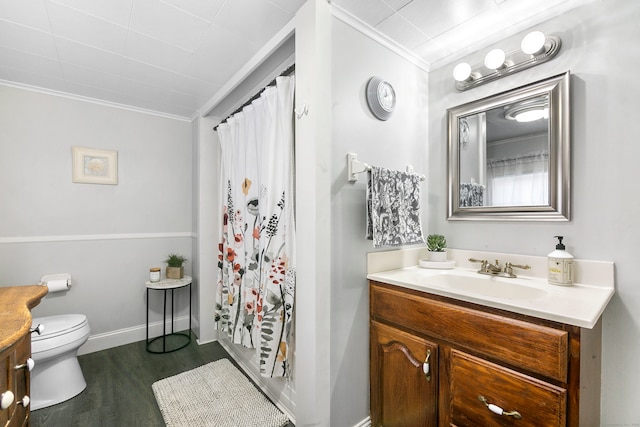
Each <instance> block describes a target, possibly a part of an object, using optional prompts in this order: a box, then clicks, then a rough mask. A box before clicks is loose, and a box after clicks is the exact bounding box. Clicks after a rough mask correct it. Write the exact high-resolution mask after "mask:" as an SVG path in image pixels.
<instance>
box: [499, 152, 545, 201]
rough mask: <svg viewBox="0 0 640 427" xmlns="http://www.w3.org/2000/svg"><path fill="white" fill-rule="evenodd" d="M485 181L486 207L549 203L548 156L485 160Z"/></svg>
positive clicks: (531, 155) (541, 153) (533, 155)
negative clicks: (486, 182) (486, 184)
mask: <svg viewBox="0 0 640 427" xmlns="http://www.w3.org/2000/svg"><path fill="white" fill-rule="evenodd" d="M487 181H488V183H489V185H488V190H489V191H488V193H489V194H488V202H489V203H488V205H489V206H535V205H546V204H549V153H548V152H537V153H530V154H527V155H523V156H518V157H511V158H503V159H489V160H488V161H487Z"/></svg>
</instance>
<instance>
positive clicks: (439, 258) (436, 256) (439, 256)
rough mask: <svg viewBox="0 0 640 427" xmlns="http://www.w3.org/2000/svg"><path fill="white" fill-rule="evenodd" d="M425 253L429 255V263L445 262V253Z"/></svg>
mask: <svg viewBox="0 0 640 427" xmlns="http://www.w3.org/2000/svg"><path fill="white" fill-rule="evenodd" d="M427 252H428V253H429V261H434V262H443V261H446V260H447V251H442V252H432V251H427Z"/></svg>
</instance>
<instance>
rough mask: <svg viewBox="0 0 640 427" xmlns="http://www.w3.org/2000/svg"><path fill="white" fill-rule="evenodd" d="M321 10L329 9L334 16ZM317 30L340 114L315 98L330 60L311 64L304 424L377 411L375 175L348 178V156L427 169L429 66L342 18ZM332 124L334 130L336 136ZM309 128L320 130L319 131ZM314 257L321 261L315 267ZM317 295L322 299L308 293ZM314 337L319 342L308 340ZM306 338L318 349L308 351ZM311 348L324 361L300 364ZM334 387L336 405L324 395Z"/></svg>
mask: <svg viewBox="0 0 640 427" xmlns="http://www.w3.org/2000/svg"><path fill="white" fill-rule="evenodd" d="M319 3H324V2H319ZM319 8H320V9H321V10H320V11H319V14H323V13H326V11H323V10H322V6H319ZM317 22H318V19H317V20H316V23H317ZM325 25H326V24H325ZM297 28H298V30H297V32H296V38H300V39H302V40H306V38H304V37H305V36H306V35H307V34H306V31H305V30H307V29H308V27H306V26H305V27H301V26H298V27H297ZM316 31H317V33H316V35H317V36H321V37H323V38H325V39H328V40H330V46H314V47H313V48H310V47H309V46H308V45H304V46H305V50H306V49H311V52H310V53H308V55H314V58H316V57H317V55H322V54H323V53H325V54H326V50H324V51H322V53H320V54H319V53H318V52H317V51H313V50H314V49H319V50H322V49H327V48H328V49H330V63H331V65H330V82H331V88H330V96H331V98H330V103H331V104H330V106H329V105H328V104H327V106H329V107H330V108H331V117H330V122H329V121H327V118H325V117H322V114H323V113H322V112H320V113H318V108H322V107H323V106H324V105H325V104H323V102H324V101H323V100H322V99H321V100H318V98H321V97H322V95H321V94H317V93H316V94H315V95H316V97H315V98H314V97H313V94H312V92H313V91H314V90H318V91H321V90H322V89H323V87H324V86H323V85H324V84H326V82H327V80H326V79H327V75H326V74H323V72H324V70H325V69H324V68H323V67H326V66H327V63H326V58H324V57H323V58H322V61H325V62H323V63H322V64H321V65H320V66H319V68H318V69H315V70H313V71H311V70H309V73H311V75H308V74H306V73H303V72H302V71H300V73H299V74H298V76H299V77H298V81H299V82H300V83H299V86H298V92H297V100H298V101H297V107H298V108H301V107H302V104H303V103H307V102H308V103H309V104H308V106H309V116H308V117H303V118H302V119H300V120H299V121H298V122H297V125H298V132H299V133H298V134H297V136H296V150H297V155H298V159H297V160H298V163H297V175H298V182H297V186H298V200H297V213H298V215H297V218H298V234H299V243H298V259H299V263H298V272H299V276H298V287H297V292H298V295H301V294H302V295H303V297H302V298H301V299H299V300H298V307H297V314H298V316H299V317H298V318H297V320H296V321H297V322H309V324H308V325H304V326H302V325H301V324H300V323H298V329H297V331H298V332H297V337H296V340H297V341H296V347H297V350H296V357H297V358H298V361H297V362H296V363H297V364H296V374H295V378H296V391H297V396H298V402H299V409H300V410H299V412H298V414H301V415H298V418H297V420H296V422H297V424H296V425H322V426H324V425H332V426H352V425H356V424H358V423H360V422H362V421H363V420H366V419H367V417H368V415H369V378H368V376H369V320H368V316H369V310H368V286H367V281H366V254H367V252H370V251H372V250H373V247H372V242H371V241H367V240H365V238H364V232H365V189H366V184H365V181H366V176H365V175H361V176H360V178H359V181H358V182H357V183H355V184H354V183H349V182H347V170H346V167H347V166H346V153H347V152H355V153H357V154H358V158H359V159H360V160H361V161H364V162H367V163H370V164H373V165H377V166H383V167H387V168H394V169H400V170H404V169H405V166H406V165H408V164H412V165H413V166H414V167H415V170H416V171H417V172H421V173H426V165H427V158H428V153H427V103H426V99H427V94H428V89H427V73H426V72H425V71H423V70H421V69H419V68H418V67H416V66H415V65H414V64H412V63H410V62H408V61H407V60H406V59H403V58H402V57H400V56H399V55H398V54H396V53H394V52H392V51H391V50H389V49H387V48H386V47H383V46H382V45H381V44H380V43H379V42H377V41H375V40H373V39H371V38H369V37H367V36H366V35H364V34H363V33H361V32H359V31H357V30H355V29H354V28H353V27H352V26H350V25H348V24H346V23H345V22H343V21H342V20H341V19H337V18H335V17H334V18H332V19H331V21H330V36H328V35H327V34H323V33H322V30H320V29H316ZM325 31H326V30H325ZM303 33H304V34H303ZM310 43H311V42H310ZM316 43H318V42H317V40H316ZM309 61H312V60H311V59H310V60H309ZM296 62H297V67H300V66H303V67H304V66H305V65H303V63H304V60H303V58H301V56H300V55H298V53H296ZM297 69H298V70H300V69H299V68H297ZM374 75H377V76H380V77H382V78H384V79H385V80H387V81H389V82H390V83H391V84H392V85H393V87H394V89H395V91H396V94H397V99H398V102H397V108H396V111H395V112H394V114H393V116H392V117H391V119H389V120H388V121H385V122H382V121H379V120H377V119H376V118H374V117H373V115H372V114H371V113H370V112H369V109H368V107H367V103H366V99H365V97H364V93H365V87H366V83H367V81H368V80H369V79H370V78H371V77H372V76H374ZM307 79H308V80H307ZM305 82H306V83H309V84H313V82H316V84H317V85H318V87H319V89H316V88H314V87H310V88H309V87H306V86H304V85H305ZM301 86H302V88H301ZM325 96H326V94H325ZM314 100H315V101H317V102H316V103H314V102H313V101H314ZM314 114H319V115H320V116H321V117H318V116H314ZM309 121H310V122H311V123H312V124H315V125H317V127H316V128H313V125H309ZM329 125H330V127H329V129H330V135H326V134H325V132H326V129H327V126H329ZM305 131H309V132H316V133H315V135H313V136H312V135H310V134H308V133H305ZM327 136H328V137H329V139H326V137H327ZM423 190H424V191H426V190H427V186H426V185H425V186H424V188H423ZM309 197H311V198H312V199H313V200H308V198H309ZM327 215H329V216H328V217H327ZM310 230H313V231H310ZM310 261H312V262H313V265H307V263H308V262H310ZM303 263H304V268H305V270H304V271H303ZM310 270H312V271H310ZM309 286H312V287H313V289H311V290H309V289H308V287H309ZM312 293H315V299H314V298H311V297H308V296H309V295H310V294H312ZM307 297H308V298H307ZM310 317H313V318H312V319H311V320H309V318H310ZM313 321H315V322H317V323H316V324H313ZM305 326H308V327H305ZM309 335H312V336H313V337H314V338H315V342H313V343H308V338H309ZM303 343H304V344H303ZM303 345H306V346H309V347H311V348H307V347H306V346H305V348H304V349H303V348H302V346H303ZM303 355H304V357H309V358H311V357H314V358H316V359H315V360H316V363H315V364H312V365H311V368H310V369H309V370H302V369H299V367H300V366H301V364H302V363H307V362H306V361H305V362H301V361H300V359H299V358H300V357H301V356H303ZM323 356H324V357H328V360H327V359H323ZM307 366H308V365H307ZM312 369H313V370H312ZM327 381H328V383H327ZM308 382H311V383H312V384H314V385H315V391H313V390H308V389H307V388H306V387H301V385H302V384H307V383H308ZM327 392H329V393H330V396H329V401H328V402H326V401H325V400H324V398H325V397H326V393H327ZM310 393H311V394H310ZM314 394H315V399H316V401H317V403H318V406H317V408H318V409H316V410H315V411H316V412H317V414H316V417H315V419H314V417H309V416H307V414H306V413H305V411H304V410H305V409H307V408H305V407H304V406H301V405H303V404H304V403H305V401H306V400H308V399H309V398H314ZM307 403H308V402H307ZM312 411H313V410H312Z"/></svg>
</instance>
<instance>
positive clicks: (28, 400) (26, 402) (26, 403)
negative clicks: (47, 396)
mask: <svg viewBox="0 0 640 427" xmlns="http://www.w3.org/2000/svg"><path fill="white" fill-rule="evenodd" d="M17 403H18V405H22V406H24V407H25V408H26V407H27V406H29V403H31V398H30V397H29V396H27V395H26V394H25V395H24V397H23V398H22V399H20V400H18V402H17Z"/></svg>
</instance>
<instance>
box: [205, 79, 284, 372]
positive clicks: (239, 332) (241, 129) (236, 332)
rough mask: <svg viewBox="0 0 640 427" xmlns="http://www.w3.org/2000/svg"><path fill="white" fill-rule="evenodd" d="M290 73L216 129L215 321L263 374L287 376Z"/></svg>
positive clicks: (277, 80)
mask: <svg viewBox="0 0 640 427" xmlns="http://www.w3.org/2000/svg"><path fill="white" fill-rule="evenodd" d="M294 81H295V80H294V78H293V77H278V78H277V79H276V86H275V87H268V88H266V89H265V90H264V91H263V92H262V94H261V96H260V98H259V99H257V100H256V101H254V102H253V103H252V104H251V105H250V106H247V107H245V108H244V109H243V110H242V111H241V112H240V113H237V114H235V115H234V116H233V117H231V118H230V119H228V120H227V122H226V123H223V124H222V125H220V126H219V127H218V136H219V139H220V146H221V152H222V161H221V163H222V167H221V180H220V182H221V186H222V188H221V189H220V190H221V191H220V194H221V196H222V200H221V205H222V210H223V212H222V214H223V215H222V217H223V221H222V224H221V227H222V234H221V236H222V239H221V242H220V243H219V247H218V248H219V254H218V293H217V304H216V305H217V307H216V308H217V309H216V320H217V324H218V329H219V330H220V331H222V332H226V333H227V334H228V336H229V338H230V340H231V341H232V342H233V343H235V344H241V345H243V346H245V347H249V348H255V349H256V355H257V359H258V361H259V365H260V372H261V375H262V376H265V377H279V376H287V375H288V374H289V373H290V365H291V353H292V352H291V349H290V347H291V339H292V332H293V331H292V327H293V325H292V320H293V302H294V290H295V281H296V275H295V234H294V232H295V230H294V214H293V166H294V164H293V155H294V153H293V138H294V135H293V93H294Z"/></svg>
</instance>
